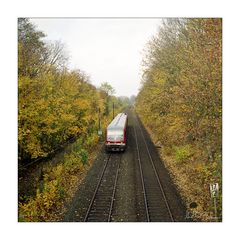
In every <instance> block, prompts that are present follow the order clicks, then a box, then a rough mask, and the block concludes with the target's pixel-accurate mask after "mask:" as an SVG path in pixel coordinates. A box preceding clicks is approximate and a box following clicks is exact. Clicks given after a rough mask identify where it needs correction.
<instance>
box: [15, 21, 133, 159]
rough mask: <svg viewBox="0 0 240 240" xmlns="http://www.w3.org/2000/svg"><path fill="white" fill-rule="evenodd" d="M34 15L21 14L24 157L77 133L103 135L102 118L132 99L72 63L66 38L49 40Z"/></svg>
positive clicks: (93, 137)
mask: <svg viewBox="0 0 240 240" xmlns="http://www.w3.org/2000/svg"><path fill="white" fill-rule="evenodd" d="M44 37H45V34H44V33H43V32H41V31H38V30H37V29H36V27H35V26H34V25H33V24H32V23H31V22H30V21H29V19H25V18H20V19H19V20H18V150H19V160H20V161H23V160H25V161H26V160H28V161H32V160H33V159H36V158H38V157H45V156H47V155H48V154H49V153H51V152H52V151H53V150H54V149H56V148H57V147H58V146H59V145H60V144H62V143H63V142H65V141H67V140H68V139H70V138H72V137H74V136H80V137H81V138H82V139H83V141H84V142H85V143H86V142H88V141H89V142H91V141H96V139H98V136H97V129H98V111H99V109H100V112H101V117H102V121H104V119H105V120H106V118H107V117H109V116H110V115H111V114H112V103H113V102H114V105H115V111H116V112H117V111H118V110H120V109H122V108H124V107H125V106H126V105H127V104H129V99H128V98H124V97H122V98H117V97H114V96H112V95H111V94H112V93H113V92H114V90H113V88H112V87H111V86H110V85H109V84H108V83H103V84H102V86H101V87H100V88H96V87H95V86H93V85H92V84H91V83H90V81H89V77H88V76H87V75H86V74H85V73H84V72H82V71H80V70H69V69H68V68H67V64H68V57H67V53H66V51H65V49H64V44H63V43H61V42H59V41H56V42H47V41H45V40H44Z"/></svg>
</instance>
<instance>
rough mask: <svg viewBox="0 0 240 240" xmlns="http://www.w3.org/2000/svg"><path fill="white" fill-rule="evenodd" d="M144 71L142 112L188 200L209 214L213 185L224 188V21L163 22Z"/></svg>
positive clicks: (148, 50) (138, 105)
mask: <svg viewBox="0 0 240 240" xmlns="http://www.w3.org/2000/svg"><path fill="white" fill-rule="evenodd" d="M143 67H144V74H143V79H142V87H141V90H140V93H139V95H138V96H137V100H136V109H137V112H138V113H139V115H140V117H141V118H142V120H143V122H144V123H145V125H146V126H147V127H148V129H149V130H150V131H151V132H152V133H153V135H154V139H155V141H156V142H157V143H158V144H160V145H161V146H162V148H163V150H162V155H163V159H167V160H166V162H167V164H168V165H169V166H170V167H173V168H174V170H173V171H175V173H176V172H178V176H177V177H178V179H179V183H180V185H181V183H182V185H181V187H182V189H183V191H185V194H186V195H187V197H188V200H189V201H197V202H198V204H199V208H202V209H203V210H204V211H209V210H210V209H211V200H210V196H209V183H213V182H218V183H220V184H221V159H222V152H221V149H222V121H221V119H222V21H221V19H168V20H164V21H163V22H162V25H161V26H160V27H159V31H158V34H157V35H155V36H154V37H153V38H152V40H151V41H150V42H149V43H148V45H147V48H146V54H145V58H144V62H143ZM184 176H185V179H184V180H181V178H183V177H184ZM194 184H195V185H194ZM219 201H221V200H219ZM218 207H219V211H221V202H219V204H218ZM219 215H221V213H219Z"/></svg>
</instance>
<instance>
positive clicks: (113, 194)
mask: <svg viewBox="0 0 240 240" xmlns="http://www.w3.org/2000/svg"><path fill="white" fill-rule="evenodd" d="M121 159H122V154H121V156H120V159H119V161H118V167H117V172H116V176H115V180H114V186H113V193H112V200H111V205H110V210H109V213H108V222H111V218H112V209H113V203H114V198H115V193H116V188H117V179H118V172H119V169H120V163H121Z"/></svg>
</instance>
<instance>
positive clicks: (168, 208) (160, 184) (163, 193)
mask: <svg viewBox="0 0 240 240" xmlns="http://www.w3.org/2000/svg"><path fill="white" fill-rule="evenodd" d="M137 122H138V126H139V129H140V132H141V135H142V137H143V140H144V143H145V146H146V149H147V152H148V156H149V159H150V161H151V164H152V167H153V170H154V173H155V176H156V178H157V182H158V185H159V187H160V190H161V192H162V195H163V199H164V202H165V205H166V207H167V210H168V213H169V216H170V218H171V220H172V222H174V218H173V215H172V212H171V209H170V207H169V204H168V201H167V198H166V194H165V192H164V190H163V186H162V183H161V181H160V178H159V176H158V173H157V170H156V166H155V164H154V162H153V159H152V156H151V154H150V151H149V148H148V146H147V143H146V140H145V138H144V136H143V132H142V129H141V125H140V123H139V120H138V119H137Z"/></svg>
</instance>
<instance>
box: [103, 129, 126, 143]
mask: <svg viewBox="0 0 240 240" xmlns="http://www.w3.org/2000/svg"><path fill="white" fill-rule="evenodd" d="M107 140H108V141H122V140H123V131H121V130H108V131H107Z"/></svg>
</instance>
